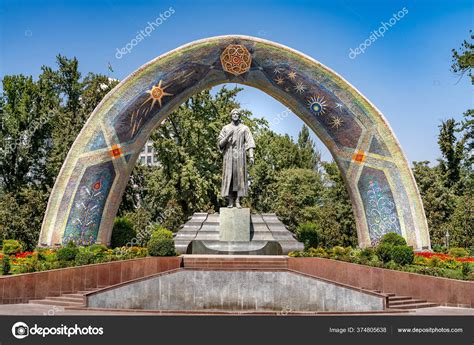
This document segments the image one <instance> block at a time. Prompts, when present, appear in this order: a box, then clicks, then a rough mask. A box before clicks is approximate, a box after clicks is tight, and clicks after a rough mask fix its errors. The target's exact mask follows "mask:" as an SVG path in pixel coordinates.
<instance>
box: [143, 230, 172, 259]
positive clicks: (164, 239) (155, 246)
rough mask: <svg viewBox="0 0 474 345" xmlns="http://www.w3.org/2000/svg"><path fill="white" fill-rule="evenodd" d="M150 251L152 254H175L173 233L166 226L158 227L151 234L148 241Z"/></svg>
mask: <svg viewBox="0 0 474 345" xmlns="http://www.w3.org/2000/svg"><path fill="white" fill-rule="evenodd" d="M147 247H148V253H149V254H150V255H151V256H174V255H176V252H175V249H174V241H173V233H172V232H171V231H169V230H167V229H165V228H161V227H158V228H157V229H156V230H155V231H153V233H152V234H151V237H150V240H149V241H148V246H147Z"/></svg>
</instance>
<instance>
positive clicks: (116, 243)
mask: <svg viewBox="0 0 474 345" xmlns="http://www.w3.org/2000/svg"><path fill="white" fill-rule="evenodd" d="M136 235H137V232H136V231H135V229H134V228H133V223H132V222H131V221H130V219H128V218H127V217H117V218H115V222H114V227H113V229H112V239H111V243H110V246H111V247H112V248H116V247H122V246H125V245H127V243H130V242H131V241H132V239H133V238H134V237H135V236H136Z"/></svg>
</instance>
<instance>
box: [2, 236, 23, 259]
mask: <svg viewBox="0 0 474 345" xmlns="http://www.w3.org/2000/svg"><path fill="white" fill-rule="evenodd" d="M22 251H23V246H22V245H21V243H20V242H19V241H17V240H3V254H5V255H6V256H9V255H16V254H18V253H21V252H22Z"/></svg>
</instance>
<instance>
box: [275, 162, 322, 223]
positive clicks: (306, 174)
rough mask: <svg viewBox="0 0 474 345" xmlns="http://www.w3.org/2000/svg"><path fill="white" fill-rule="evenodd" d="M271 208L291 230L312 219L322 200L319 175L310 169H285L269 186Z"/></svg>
mask: <svg viewBox="0 0 474 345" xmlns="http://www.w3.org/2000/svg"><path fill="white" fill-rule="evenodd" d="M269 189H270V191H271V195H272V199H273V205H272V210H273V211H274V212H275V213H276V214H277V215H278V217H279V218H280V219H281V220H282V222H283V223H284V224H286V225H287V226H288V228H289V229H290V230H291V231H295V229H296V227H297V226H298V225H299V224H302V223H304V222H308V221H312V220H313V219H314V218H315V215H316V213H317V210H318V208H319V207H321V205H322V202H323V193H324V191H323V182H322V179H321V175H320V174H319V173H318V172H316V171H314V170H311V169H285V170H283V171H281V172H280V174H278V177H277V179H276V181H275V183H272V184H271V185H270V186H269Z"/></svg>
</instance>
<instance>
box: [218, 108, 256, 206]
mask: <svg viewBox="0 0 474 345" xmlns="http://www.w3.org/2000/svg"><path fill="white" fill-rule="evenodd" d="M240 112H241V110H240V109H233V110H232V111H231V112H230V115H231V117H232V122H231V123H229V124H228V125H225V126H224V127H223V128H222V130H221V133H220V134H219V138H218V146H219V150H220V151H221V152H222V153H223V154H224V165H223V169H222V188H221V195H222V196H223V197H227V198H228V201H229V204H228V206H227V207H234V206H236V207H237V208H241V207H242V206H241V205H240V198H241V197H243V196H247V194H248V181H247V159H246V158H247V150H248V152H249V162H250V164H253V163H254V158H253V150H254V148H255V142H254V140H253V137H252V133H251V132H250V129H249V128H248V127H247V126H246V125H244V124H242V123H241V118H240V116H241V114H240Z"/></svg>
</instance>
